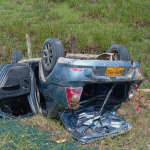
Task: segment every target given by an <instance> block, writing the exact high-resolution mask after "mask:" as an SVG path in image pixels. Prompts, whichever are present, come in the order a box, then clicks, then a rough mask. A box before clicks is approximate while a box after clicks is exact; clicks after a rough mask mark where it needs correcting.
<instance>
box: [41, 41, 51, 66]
mask: <svg viewBox="0 0 150 150" xmlns="http://www.w3.org/2000/svg"><path fill="white" fill-rule="evenodd" d="M52 57H53V49H52V46H51V44H50V43H47V44H46V45H45V49H44V50H43V60H44V64H45V66H46V67H50V65H51V63H52Z"/></svg>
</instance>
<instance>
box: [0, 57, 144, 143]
mask: <svg viewBox="0 0 150 150" xmlns="http://www.w3.org/2000/svg"><path fill="white" fill-rule="evenodd" d="M100 57H101V58H100ZM103 57H105V58H106V57H109V58H108V59H107V60H98V59H97V60H80V59H69V58H63V57H60V58H59V59H58V61H57V63H56V65H55V67H54V69H53V70H52V72H51V73H50V74H49V75H45V73H44V71H43V67H42V62H41V59H29V60H21V61H19V62H18V63H17V64H13V65H14V66H15V67H16V68H20V67H26V68H28V69H27V70H28V71H27V73H26V76H27V77H28V86H29V87H28V91H27V92H24V93H19V92H16V94H12V95H11V94H9V93H7V92H8V91H5V93H7V94H5V95H3V96H2V94H1V93H0V102H1V103H2V102H4V101H5V99H6V98H11V97H15V96H18V97H21V96H27V101H28V103H29V107H30V108H31V110H30V112H26V114H25V115H21V116H27V115H29V114H30V116H31V115H34V114H36V113H37V109H39V108H38V106H37V105H36V103H37V101H39V99H38V96H37V90H36V88H37V87H38V90H39V94H40V106H41V108H40V109H42V110H41V113H43V114H44V115H48V116H49V117H51V118H56V117H59V118H60V119H61V120H62V122H63V123H64V125H65V126H66V128H67V129H68V130H69V132H70V133H71V134H72V135H73V137H74V138H76V139H78V140H79V141H80V142H81V143H88V142H91V141H93V140H95V139H99V138H100V139H103V138H106V137H108V136H115V135H117V134H119V133H124V132H126V131H128V130H130V129H131V128H132V125H131V123H129V122H127V121H126V120H124V119H121V118H119V117H118V115H117V110H118V109H119V108H120V107H121V105H122V102H124V101H126V100H127V99H128V98H130V97H131V95H132V94H133V91H134V92H135V91H136V90H137V88H138V86H139V85H140V84H141V83H142V81H143V74H142V71H141V65H140V64H139V63H138V62H131V61H112V60H110V58H111V59H113V58H115V57H117V56H114V57H113V55H109V54H106V55H105V56H104V55H101V56H99V58H100V59H103ZM9 65H12V64H7V66H9ZM13 65H12V70H13V68H14V66H13ZM4 66H5V65H4ZM1 68H3V67H2V66H1ZM6 68H7V67H6ZM111 69H112V70H115V69H116V71H115V72H113V71H112V70H111ZM0 71H1V74H2V72H3V71H2V69H1V70H0ZM5 72H7V73H5V75H3V76H4V78H3V79H2V75H1V76H0V79H1V80H2V81H1V84H0V92H1V91H2V92H4V88H3V87H6V83H7V82H6V81H7V80H8V79H9V78H11V74H10V75H8V72H9V69H6V71H5ZM14 72H15V71H14ZM21 72H23V71H21ZM14 78H20V81H18V83H19V90H20V91H21V90H22V89H23V88H25V89H26V86H24V85H23V84H24V83H26V82H25V80H24V78H22V76H21V75H20V70H19V69H18V70H16V74H15V75H14ZM12 83H13V82H12ZM15 83H16V82H15ZM15 83H13V84H15ZM36 85H37V86H36ZM26 90H27V89H26ZM10 91H11V89H10ZM13 93H14V92H13ZM130 94H131V95H130ZM6 95H7V96H6ZM20 101H21V100H20ZM22 103H23V99H22ZM0 107H2V105H1V104H0ZM7 109H8V110H9V108H6V112H4V111H1V110H2V108H1V109H0V116H1V117H6V116H8V117H7V118H11V117H12V118H13V117H14V116H13V115H12V114H11V110H10V112H9V111H8V110H7ZM10 109H11V108H10ZM17 117H19V116H16V117H14V118H17Z"/></svg>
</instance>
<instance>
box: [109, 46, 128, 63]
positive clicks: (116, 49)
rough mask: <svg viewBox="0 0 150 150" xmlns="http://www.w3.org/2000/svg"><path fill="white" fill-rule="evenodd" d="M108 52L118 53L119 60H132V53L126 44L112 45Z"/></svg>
mask: <svg viewBox="0 0 150 150" xmlns="http://www.w3.org/2000/svg"><path fill="white" fill-rule="evenodd" d="M107 53H117V54H118V60H124V61H130V54H129V51H128V49H127V48H126V47H125V46H124V45H119V44H115V45H112V46H111V47H110V48H109V49H108V50H107Z"/></svg>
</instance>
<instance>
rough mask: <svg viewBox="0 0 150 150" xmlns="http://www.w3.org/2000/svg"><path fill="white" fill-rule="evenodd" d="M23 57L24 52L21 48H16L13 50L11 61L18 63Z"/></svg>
mask: <svg viewBox="0 0 150 150" xmlns="http://www.w3.org/2000/svg"><path fill="white" fill-rule="evenodd" d="M21 59H22V53H21V51H19V50H15V51H13V55H12V61H11V63H12V64H14V63H17V62H18V61H20V60H21Z"/></svg>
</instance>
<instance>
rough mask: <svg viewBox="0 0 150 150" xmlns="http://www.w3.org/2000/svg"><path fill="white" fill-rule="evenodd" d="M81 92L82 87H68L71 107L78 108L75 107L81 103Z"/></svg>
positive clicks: (67, 92) (68, 99)
mask: <svg viewBox="0 0 150 150" xmlns="http://www.w3.org/2000/svg"><path fill="white" fill-rule="evenodd" d="M81 93H82V87H78V88H73V87H70V88H66V95H67V101H68V105H69V108H71V109H76V108H75V107H77V106H78V105H79V101H80V97H81Z"/></svg>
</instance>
